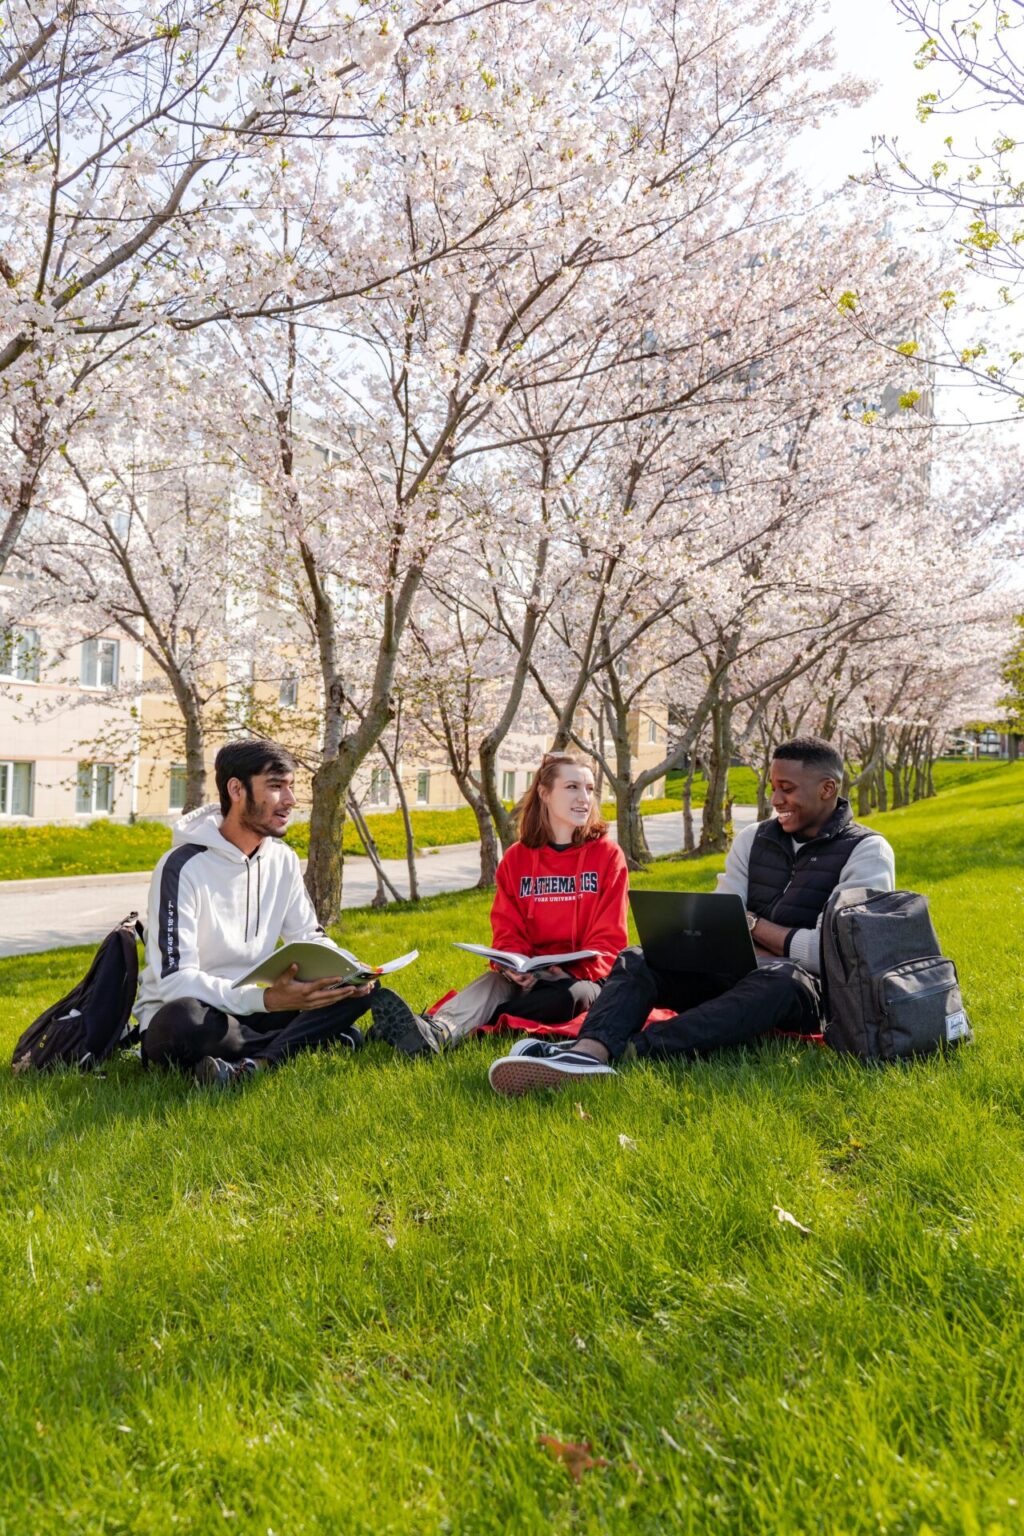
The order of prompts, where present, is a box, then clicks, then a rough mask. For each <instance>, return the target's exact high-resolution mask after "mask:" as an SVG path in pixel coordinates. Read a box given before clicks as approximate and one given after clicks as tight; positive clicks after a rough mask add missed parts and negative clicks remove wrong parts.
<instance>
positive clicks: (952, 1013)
mask: <svg viewBox="0 0 1024 1536" xmlns="http://www.w3.org/2000/svg"><path fill="white" fill-rule="evenodd" d="M821 989H822V1013H823V1014H824V1016H825V1028H824V1034H825V1044H826V1045H829V1046H831V1047H832V1049H833V1050H834V1051H841V1052H843V1053H845V1054H846V1055H851V1056H859V1057H860V1058H861V1059H862V1060H864V1061H898V1060H900V1059H901V1058H903V1057H907V1056H925V1055H928V1053H929V1052H931V1051H935V1050H939V1049H943V1048H945V1047H946V1046H954V1045H959V1044H960V1043H961V1042H962V1041H969V1040H971V1039H973V1036H972V1034H971V1026H970V1023H969V1021H968V1018H967V1014H966V1012H965V1011H964V1005H963V999H962V998H961V996H960V983H959V980H958V978H957V974H956V966H955V965H954V964H953V962H952V960H947V959H946V958H945V956H944V955H943V953H942V950H941V949H940V948H939V940H938V937H937V935H936V933H935V929H934V927H933V926H932V920H931V917H930V916H929V913H928V901H927V898H926V897H924V896H918V895H916V894H915V893H914V892H913V891H871V890H867V889H866V888H865V887H860V888H858V889H851V890H846V891H836V892H835V893H834V895H832V896H831V897H830V898H829V901H828V905H827V906H826V908H825V915H824V917H823V919H822V926H821Z"/></svg>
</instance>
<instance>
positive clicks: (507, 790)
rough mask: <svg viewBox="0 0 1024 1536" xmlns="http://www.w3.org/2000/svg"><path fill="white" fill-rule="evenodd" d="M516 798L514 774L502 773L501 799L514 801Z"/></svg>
mask: <svg viewBox="0 0 1024 1536" xmlns="http://www.w3.org/2000/svg"><path fill="white" fill-rule="evenodd" d="M515 797H516V776H515V774H514V773H503V774H502V776H501V798H502V799H503V800H514V799H515Z"/></svg>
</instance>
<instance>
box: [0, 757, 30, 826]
mask: <svg viewBox="0 0 1024 1536" xmlns="http://www.w3.org/2000/svg"><path fill="white" fill-rule="evenodd" d="M34 769H35V764H34V763H0V816H31V815H32V790H33V781H34V777H35V775H34Z"/></svg>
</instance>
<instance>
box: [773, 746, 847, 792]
mask: <svg viewBox="0 0 1024 1536" xmlns="http://www.w3.org/2000/svg"><path fill="white" fill-rule="evenodd" d="M779 757H781V758H784V759H785V760H786V761H787V762H790V763H806V764H807V766H808V768H817V769H818V770H819V771H820V773H821V776H822V778H823V779H835V781H836V784H837V785H840V784H842V782H843V759H842V757H841V756H840V754H839V752H838V751H837V750H836V748H835V747H834V746H833V745H832V743H831V742H830V741H825V740H824V738H823V737H821V736H794V737H793V740H792V741H781V742H780V743H779V745H778V746H777V747H776V748H775V751H774V752H773V753H772V761H773V762H774V761H775V759H776V758H779Z"/></svg>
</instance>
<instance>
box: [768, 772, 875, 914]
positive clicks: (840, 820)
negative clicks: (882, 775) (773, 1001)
mask: <svg viewBox="0 0 1024 1536" xmlns="http://www.w3.org/2000/svg"><path fill="white" fill-rule="evenodd" d="M875 835H876V834H874V833H873V832H872V831H871V828H870V827H862V826H860V825H859V824H858V823H857V822H855V821H854V819H853V813H852V812H851V810H850V802H849V801H848V800H843V799H839V800H837V801H836V808H835V810H834V811H833V812H832V815H831V816H830V817H829V819H828V821H826V823H825V825H824V826H823V827H822V829H821V831H820V832H819V833H818V835H817V837H815V838H812V839H811V841H810V842H809V843H800V844H798V846H797V851H796V853H794V852H793V839H792V838H791V837H790V835H789V833H788V832H783V830H782V828H781V827H780V826H779V823H778V822H777V821H776V820H775V818H774V817H772V819H771V821H765V822H762V823H761V825H760V826H759V827H758V829H757V835H756V837H755V838H754V841H753V842H752V843H751V845H750V863H749V865H748V868H747V907H748V908H749V910H750V911H751V912H756V913H757V915H758V917H763V918H765V919H766V920H767V921H768V922H770V923H780V924H781V925H782V927H783V928H813V927H814V926H815V924H816V923H817V921H818V918H819V917H820V916H821V914H822V912H824V910H825V903H826V902H827V901H828V898H829V897H830V896H831V894H832V892H833V891H834V890H835V888H836V883H837V881H838V879H839V876H840V874H841V873H842V870H843V866H844V865H845V864H846V861H847V860H848V859H849V857H850V854H851V853H852V852H853V849H854V845H855V844H856V843H859V842H860V840H861V838H863V837H873V836H875Z"/></svg>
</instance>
